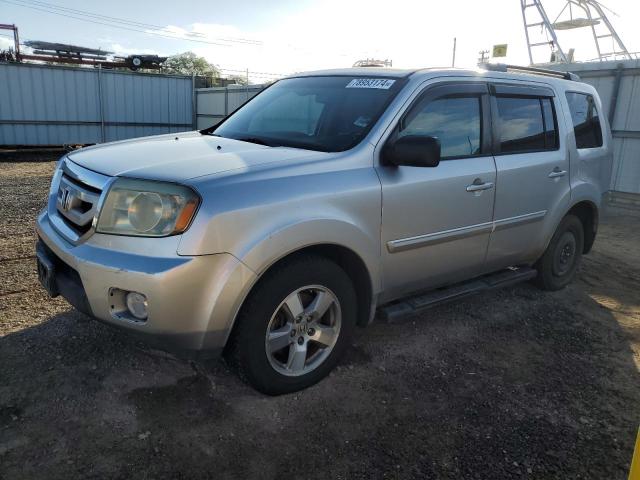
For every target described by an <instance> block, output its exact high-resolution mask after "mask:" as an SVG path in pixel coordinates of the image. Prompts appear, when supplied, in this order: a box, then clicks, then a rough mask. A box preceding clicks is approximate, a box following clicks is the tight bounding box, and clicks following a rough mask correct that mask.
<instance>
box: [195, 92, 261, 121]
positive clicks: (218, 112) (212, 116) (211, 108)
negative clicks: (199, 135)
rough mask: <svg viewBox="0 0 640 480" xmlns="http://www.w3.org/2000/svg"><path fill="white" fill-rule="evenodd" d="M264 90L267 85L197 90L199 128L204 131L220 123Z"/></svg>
mask: <svg viewBox="0 0 640 480" xmlns="http://www.w3.org/2000/svg"><path fill="white" fill-rule="evenodd" d="M264 88H265V85H249V86H242V85H235V86H234V85H229V86H227V87H213V88H198V89H197V90H196V112H197V127H198V128H199V129H202V128H206V127H210V126H211V125H215V124H217V123H219V122H220V121H221V120H223V119H224V118H225V117H226V116H227V115H229V114H230V113H231V112H233V111H234V110H235V109H237V108H238V107H240V106H241V105H243V104H244V103H245V102H246V101H247V100H249V99H251V98H253V97H254V96H256V95H257V94H258V93H259V92H260V91H261V90H263V89H264Z"/></svg>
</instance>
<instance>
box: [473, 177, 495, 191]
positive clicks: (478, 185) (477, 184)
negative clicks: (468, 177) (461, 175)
mask: <svg viewBox="0 0 640 480" xmlns="http://www.w3.org/2000/svg"><path fill="white" fill-rule="evenodd" d="M490 188H493V182H484V183H482V180H480V179H479V178H476V179H475V180H474V182H473V183H472V184H471V185H467V192H480V191H482V190H489V189H490Z"/></svg>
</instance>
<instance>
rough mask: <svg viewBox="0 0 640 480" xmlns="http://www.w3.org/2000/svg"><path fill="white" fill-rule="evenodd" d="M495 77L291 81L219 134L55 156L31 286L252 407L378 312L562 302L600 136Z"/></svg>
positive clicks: (557, 78)
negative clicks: (514, 290) (223, 378)
mask: <svg viewBox="0 0 640 480" xmlns="http://www.w3.org/2000/svg"><path fill="white" fill-rule="evenodd" d="M495 70H503V71H485V70H483V71H464V70H435V69H428V70H389V69H375V68H364V69H346V70H332V71H323V72H313V73H306V74H300V75H296V76H294V77H291V78H286V79H283V80H280V81H278V82H277V83H275V84H273V85H272V86H270V87H269V88H267V89H265V90H264V91H263V92H261V93H260V94H259V95H257V96H256V97H255V98H253V99H252V100H251V101H249V102H248V103H247V104H245V105H244V106H242V107H241V108H239V109H238V110H237V111H236V112H234V113H233V114H232V115H231V116H229V117H228V118H227V119H226V120H224V121H223V122H222V123H220V124H218V125H217V126H215V127H211V128H208V129H206V130H203V131H195V132H189V133H182V134H169V135H161V136H155V137H148V138H142V139H136V140H127V141H121V142H115V143H111V144H108V145H97V146H94V147H90V148H84V149H81V150H78V151H75V152H73V153H70V154H69V155H67V156H65V157H64V158H62V160H61V161H60V163H59V165H58V168H57V170H56V172H55V175H54V177H53V181H52V184H51V191H50V194H49V201H48V206H47V207H46V208H45V210H44V211H43V212H42V213H41V214H40V215H39V217H38V220H37V233H38V236H39V240H38V244H37V259H38V271H39V277H40V280H41V283H42V285H43V286H44V287H45V288H46V289H47V291H48V292H49V294H50V295H51V296H56V295H58V294H60V295H63V296H64V297H65V298H66V299H67V300H68V301H69V302H70V303H71V304H72V305H74V306H75V307H76V308H77V309H78V310H80V311H82V312H85V313H87V314H88V315H91V316H93V317H95V318H97V319H99V320H102V321H104V322H107V323H109V324H112V325H116V326H119V327H122V328H124V329H126V330H128V331H129V332H131V333H132V334H138V335H140V336H142V337H144V338H145V339H147V340H148V341H149V342H151V343H155V344H157V345H159V346H161V347H163V348H168V349H171V350H173V351H176V352H179V353H182V354H185V355H186V354H190V355H197V356H201V355H204V354H207V355H210V354H219V353H223V352H224V353H225V354H226V355H227V357H228V358H229V359H230V360H232V362H233V363H234V364H235V365H236V366H237V368H238V370H239V372H240V373H241V375H242V377H243V378H245V379H246V380H248V381H249V382H250V383H251V385H253V386H254V387H255V388H257V389H258V390H260V391H262V392H266V393H269V394H279V393H285V392H291V391H295V390H298V389H300V388H304V387H307V386H309V385H311V384H313V383H315V382H317V381H318V380H320V379H321V378H322V377H324V376H325V375H327V373H328V372H329V371H330V370H331V369H332V368H333V367H334V366H335V365H336V363H337V362H338V360H339V358H340V355H341V354H342V353H343V352H344V350H345V348H347V346H348V345H349V337H350V336H351V334H352V333H353V330H354V328H355V327H356V326H358V325H359V326H364V325H367V324H368V323H369V322H370V321H371V320H372V319H373V318H374V316H375V312H376V311H378V312H379V315H381V316H386V317H389V318H393V317H396V316H399V315H406V314H411V313H415V312H417V311H420V310H421V309H423V308H426V307H427V306H429V305H432V304H434V303H438V302H442V301H445V300H450V299H453V298H459V297H461V296H463V295H467V294H469V293H473V292H478V291H482V290H486V289H489V288H494V287H498V286H502V285H505V284H511V283H514V282H517V281H522V280H527V279H534V277H535V279H534V281H535V282H536V283H537V284H538V285H539V286H540V287H542V288H543V289H547V290H557V289H560V288H562V287H564V286H565V285H567V284H568V283H569V282H570V281H571V279H572V278H573V277H574V274H575V272H576V268H577V266H578V264H579V261H580V257H581V255H582V254H585V253H587V252H589V250H590V249H591V246H592V245H593V242H594V238H595V235H596V230H597V226H598V212H599V207H600V203H601V197H602V194H603V192H605V191H606V190H607V187H608V184H609V174H610V173H609V172H610V169H611V145H612V141H611V135H610V130H609V126H608V125H607V122H606V121H605V119H604V117H603V115H602V114H603V110H602V105H601V103H600V100H599V98H598V95H597V93H596V92H595V90H594V89H593V88H592V87H591V86H589V85H586V84H584V83H580V82H579V81H578V80H577V79H576V78H575V77H574V76H572V75H570V74H557V73H553V72H533V73H532V72H530V71H528V72H523V71H522V69H521V71H519V72H514V71H507V68H506V67H504V68H502V67H501V68H496V69H495ZM436 288H437V290H435V289H436Z"/></svg>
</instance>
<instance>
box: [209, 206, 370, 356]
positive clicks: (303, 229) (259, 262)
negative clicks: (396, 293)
mask: <svg viewBox="0 0 640 480" xmlns="http://www.w3.org/2000/svg"><path fill="white" fill-rule="evenodd" d="M314 245H337V246H341V247H344V248H347V249H349V250H351V251H353V252H354V253H356V254H357V255H358V256H359V257H360V259H361V260H362V261H363V263H364V265H365V267H366V269H367V271H368V273H369V278H370V279H371V284H372V285H371V287H372V293H373V299H375V298H376V297H377V294H378V293H379V292H380V290H381V280H380V245H379V240H378V239H377V238H371V237H370V236H369V235H367V234H366V233H365V232H364V231H362V230H361V229H360V228H358V227H357V226H356V225H354V224H352V223H349V222H346V221H344V220H338V219H332V218H315V219H308V220H303V221H299V222H293V223H290V224H287V225H285V226H282V227H281V228H279V229H277V230H274V231H271V232H268V233H267V232H265V233H263V234H262V235H261V236H260V237H259V240H257V241H253V242H251V243H249V244H246V245H245V246H244V247H243V249H242V251H241V252H238V253H237V258H238V259H239V260H240V261H241V264H242V265H243V266H246V267H247V268H249V269H251V271H253V272H254V273H255V274H256V275H255V276H253V278H252V279H251V281H249V282H247V283H245V284H244V286H243V288H242V291H241V292H237V293H238V295H237V297H236V301H235V303H234V305H233V307H232V309H231V310H230V311H229V312H228V313H229V314H228V315H226V318H225V319H222V318H219V317H218V315H216V312H215V311H214V314H213V315H212V316H211V319H210V321H209V328H208V329H207V330H211V329H212V328H211V325H212V324H214V323H215V324H216V328H215V330H217V331H220V330H222V331H224V332H226V335H227V336H226V338H225V339H224V344H226V342H227V340H228V336H229V335H230V334H231V331H232V329H233V326H234V324H235V321H236V318H237V316H238V312H239V311H240V308H241V307H242V305H243V303H244V301H245V299H246V298H247V296H248V295H249V293H250V292H251V290H252V289H253V287H254V286H255V285H256V283H257V282H258V281H259V280H260V279H261V278H262V276H263V275H264V274H265V273H266V272H267V271H268V270H269V268H270V267H271V266H272V265H274V264H275V263H277V262H278V261H279V260H282V259H283V258H285V257H286V256H288V255H290V254H292V253H295V252H297V251H300V250H303V249H304V248H307V247H311V246H314ZM223 322H224V323H226V324H225V325H224V326H222V325H221V323H223ZM221 327H222V328H221Z"/></svg>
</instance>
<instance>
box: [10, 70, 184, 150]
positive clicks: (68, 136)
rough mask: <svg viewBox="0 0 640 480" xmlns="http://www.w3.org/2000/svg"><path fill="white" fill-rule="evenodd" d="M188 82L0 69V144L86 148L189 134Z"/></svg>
mask: <svg viewBox="0 0 640 480" xmlns="http://www.w3.org/2000/svg"><path fill="white" fill-rule="evenodd" d="M194 102H195V90H194V82H193V79H192V77H184V76H170V75H159V74H148V73H147V74H136V73H131V72H126V71H113V70H104V69H94V68H74V67H61V66H49V65H36V64H26V63H21V64H18V63H0V145H62V144H91V143H100V142H109V141H113V140H122V139H126V138H132V137H141V136H146V135H157V134H161V133H172V132H181V131H186V130H192V129H193V128H195V114H194Z"/></svg>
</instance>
